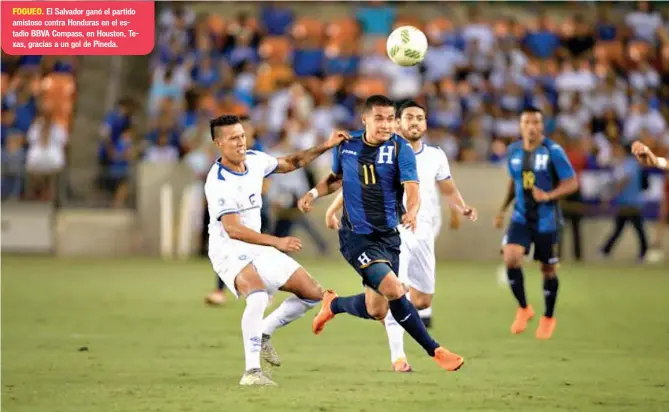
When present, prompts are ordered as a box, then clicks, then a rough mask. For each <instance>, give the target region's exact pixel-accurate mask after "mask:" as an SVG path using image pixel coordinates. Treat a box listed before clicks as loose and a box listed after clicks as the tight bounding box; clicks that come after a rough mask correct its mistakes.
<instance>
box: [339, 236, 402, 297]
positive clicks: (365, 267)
mask: <svg viewBox="0 0 669 412" xmlns="http://www.w3.org/2000/svg"><path fill="white" fill-rule="evenodd" d="M400 242H401V241H400V234H399V232H398V231H397V230H393V231H391V232H387V233H372V234H368V235H361V234H357V233H354V232H353V231H351V230H350V229H349V228H346V227H342V228H341V229H340V230H339V251H340V252H341V254H342V256H344V258H345V259H346V261H347V262H348V263H349V264H350V265H351V266H353V269H355V271H356V272H358V274H359V275H360V276H361V277H362V284H363V285H365V286H369V287H371V288H372V289H374V290H378V288H379V285H380V284H381V281H382V280H383V278H384V277H385V276H386V275H387V274H388V267H390V269H392V271H393V272H395V275H397V273H398V272H399V266H400ZM380 264H381V265H380Z"/></svg>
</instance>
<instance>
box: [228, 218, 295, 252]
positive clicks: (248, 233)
mask: <svg viewBox="0 0 669 412" xmlns="http://www.w3.org/2000/svg"><path fill="white" fill-rule="evenodd" d="M221 223H222V224H223V228H224V229H225V231H226V233H227V234H228V236H230V238H231V239H235V240H239V241H242V242H246V243H253V244H255V245H262V246H272V247H275V248H277V249H279V250H280V251H282V252H299V251H300V250H302V242H301V241H300V239H298V238H296V237H292V236H288V237H283V238H280V237H276V236H271V235H266V234H264V233H258V232H256V231H254V230H251V229H249V228H248V227H246V226H244V225H243V224H242V222H241V221H240V220H239V215H238V214H236V213H230V214H227V215H223V216H222V217H221Z"/></svg>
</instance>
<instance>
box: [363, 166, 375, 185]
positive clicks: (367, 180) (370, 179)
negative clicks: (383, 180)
mask: <svg viewBox="0 0 669 412" xmlns="http://www.w3.org/2000/svg"><path fill="white" fill-rule="evenodd" d="M362 178H363V182H364V184H365V185H369V184H372V185H375V184H376V174H375V173H374V165H373V164H364V165H362Z"/></svg>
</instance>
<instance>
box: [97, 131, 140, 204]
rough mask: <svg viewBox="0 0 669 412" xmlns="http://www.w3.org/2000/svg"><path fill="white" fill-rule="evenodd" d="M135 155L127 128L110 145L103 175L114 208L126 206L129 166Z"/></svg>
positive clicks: (130, 134) (131, 136) (131, 137)
mask: <svg viewBox="0 0 669 412" xmlns="http://www.w3.org/2000/svg"><path fill="white" fill-rule="evenodd" d="M135 155H136V152H135V147H134V144H133V135H132V130H131V129H129V128H127V129H125V130H123V131H122V132H121V135H120V136H119V138H118V139H116V141H115V142H114V143H113V145H112V148H111V150H110V153H109V165H108V168H107V171H106V173H105V176H104V178H105V187H106V189H107V190H108V191H109V192H110V193H112V194H113V196H114V203H113V205H114V207H115V208H122V207H125V206H126V202H127V199H128V194H129V188H130V183H129V180H130V175H131V170H130V168H131V165H132V162H133V160H134V158H135Z"/></svg>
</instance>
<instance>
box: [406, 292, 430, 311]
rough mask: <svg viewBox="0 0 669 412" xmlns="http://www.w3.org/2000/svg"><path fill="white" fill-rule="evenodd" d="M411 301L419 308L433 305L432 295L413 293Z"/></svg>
mask: <svg viewBox="0 0 669 412" xmlns="http://www.w3.org/2000/svg"><path fill="white" fill-rule="evenodd" d="M411 303H413V305H414V306H415V307H416V309H418V310H422V309H427V308H429V307H430V306H431V305H432V296H430V295H418V296H416V297H414V296H413V295H411Z"/></svg>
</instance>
